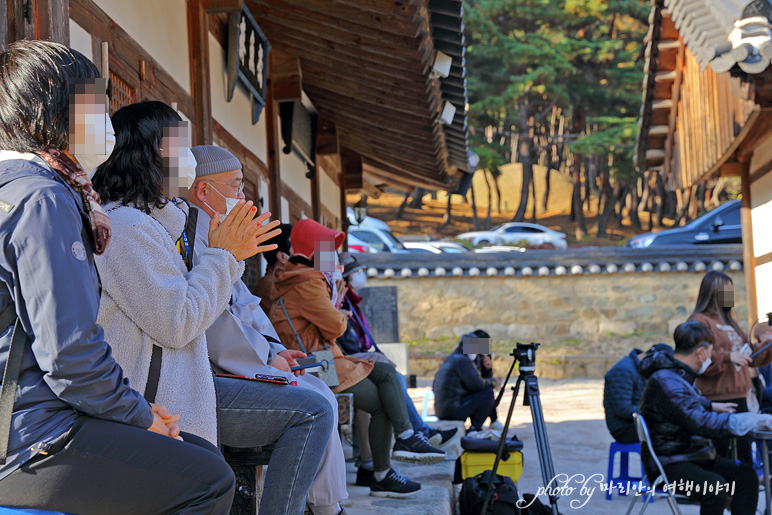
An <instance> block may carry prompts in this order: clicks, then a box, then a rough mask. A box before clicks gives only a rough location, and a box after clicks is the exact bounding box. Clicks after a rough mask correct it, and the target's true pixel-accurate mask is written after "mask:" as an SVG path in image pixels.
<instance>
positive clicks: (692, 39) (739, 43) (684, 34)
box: [636, 0, 772, 322]
mask: <svg viewBox="0 0 772 515" xmlns="http://www.w3.org/2000/svg"><path fill="white" fill-rule="evenodd" d="M771 59H772V4H770V2H769V1H768V0H753V1H750V2H749V1H748V0H720V1H719V0H653V2H652V12H651V16H650V19H649V34H648V36H647V41H646V67H645V72H646V78H645V80H644V94H643V105H642V108H641V116H640V127H641V130H640V133H639V136H638V147H637V149H636V154H637V155H636V158H637V163H638V166H639V167H640V169H641V170H642V171H644V172H649V173H656V174H662V176H663V178H664V179H665V182H666V183H667V185H668V187H669V188H670V189H671V190H675V191H678V192H679V193H684V194H685V196H684V202H686V198H687V197H688V198H689V199H693V198H694V197H695V192H696V190H697V188H699V187H700V185H701V184H704V183H705V182H706V181H709V180H712V179H715V178H717V177H727V176H729V177H731V176H735V177H736V176H739V177H741V178H742V215H741V219H742V235H743V253H744V256H743V258H744V268H745V276H746V287H747V292H748V299H747V302H748V314H749V322H750V321H751V319H756V318H757V317H766V313H768V312H770V311H772V288H770V285H772V238H770V237H769V236H767V235H766V230H767V229H768V228H769V227H772V173H770V172H772V66H771ZM690 193H691V194H690ZM718 229H719V228H717V230H718Z"/></svg>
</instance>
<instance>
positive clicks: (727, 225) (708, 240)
mask: <svg viewBox="0 0 772 515" xmlns="http://www.w3.org/2000/svg"><path fill="white" fill-rule="evenodd" d="M740 204H741V203H740V201H739V200H733V201H731V202H727V203H725V204H722V205H720V206H719V207H717V208H716V209H714V210H713V211H711V212H709V213H706V214H704V215H702V216H701V217H699V218H698V219H696V220H694V221H693V222H691V223H688V224H686V225H684V226H683V227H676V228H674V229H666V230H664V231H660V232H655V233H651V232H649V233H646V234H641V235H640V236H636V237H635V238H633V239H631V240H630V241H629V242H628V243H627V245H628V246H630V247H634V248H638V249H642V248H646V247H664V246H667V245H704V244H710V245H712V244H719V243H742V241H743V240H742V230H741V225H740Z"/></svg>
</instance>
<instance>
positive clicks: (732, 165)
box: [721, 161, 748, 177]
mask: <svg viewBox="0 0 772 515" xmlns="http://www.w3.org/2000/svg"><path fill="white" fill-rule="evenodd" d="M747 172H748V163H747V162H746V163H741V162H739V161H727V162H726V163H724V164H723V165H722V166H721V177H742V176H744V175H747Z"/></svg>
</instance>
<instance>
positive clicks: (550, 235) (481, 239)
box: [456, 222, 568, 249]
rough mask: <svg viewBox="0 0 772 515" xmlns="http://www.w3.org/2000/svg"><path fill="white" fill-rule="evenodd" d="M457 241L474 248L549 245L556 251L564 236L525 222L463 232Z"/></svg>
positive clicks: (562, 243) (564, 242) (563, 245)
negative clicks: (466, 243)
mask: <svg viewBox="0 0 772 515" xmlns="http://www.w3.org/2000/svg"><path fill="white" fill-rule="evenodd" d="M456 237H457V238H458V239H459V240H465V241H468V242H470V243H471V244H472V245H474V246H475V247H487V246H490V245H515V244H518V243H521V242H525V243H527V244H528V246H529V247H536V246H539V245H543V244H547V243H549V244H551V245H552V246H553V247H555V248H556V249H564V248H566V247H567V246H568V245H567V244H566V235H565V234H563V233H562V232H557V231H553V230H552V229H549V228H547V227H544V226H543V225H538V224H529V223H525V222H510V223H506V224H501V225H499V226H498V227H494V228H493V229H491V230H490V231H475V232H465V233H463V234H459V235H458V236H456Z"/></svg>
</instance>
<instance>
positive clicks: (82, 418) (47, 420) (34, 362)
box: [0, 41, 235, 515]
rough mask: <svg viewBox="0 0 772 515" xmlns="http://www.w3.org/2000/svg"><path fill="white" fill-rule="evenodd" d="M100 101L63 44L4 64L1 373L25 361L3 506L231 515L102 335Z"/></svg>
mask: <svg viewBox="0 0 772 515" xmlns="http://www.w3.org/2000/svg"><path fill="white" fill-rule="evenodd" d="M105 92H106V81H105V80H104V79H100V78H99V72H98V71H97V68H96V67H95V66H94V65H93V63H91V61H89V60H88V59H87V58H86V57H85V56H83V55H82V54H81V53H79V52H77V51H75V50H73V49H71V48H67V47H66V46H64V45H60V44H57V43H51V42H45V41H17V42H15V43H11V44H10V45H8V47H7V48H6V51H5V52H2V53H0V200H1V201H2V204H1V207H0V235H2V239H3V242H4V245H3V248H4V252H3V253H2V256H0V270H2V278H1V279H0V307H1V309H0V311H2V313H3V314H2V315H0V319H2V320H3V322H2V324H3V327H1V328H0V331H1V332H2V336H0V349H2V350H0V369H2V370H5V371H6V373H10V372H9V369H12V368H16V367H15V366H14V365H13V364H11V365H9V363H8V362H9V346H13V353H14V354H16V349H19V350H21V356H20V363H19V365H18V375H17V378H18V382H17V384H16V386H17V387H16V388H13V389H11V390H9V392H10V394H11V397H10V398H9V399H7V401H10V405H12V406H13V408H12V410H13V411H12V414H10V413H9V414H8V415H9V417H11V420H10V421H9V420H7V419H5V420H2V421H0V422H2V423H3V424H5V423H9V422H10V438H9V435H8V434H2V435H0V438H2V439H3V441H2V442H0V448H2V449H3V452H0V454H2V458H3V461H2V463H0V500H1V501H0V504H2V505H3V506H10V507H18V508H28V509H42V510H53V511H57V512H59V511H62V512H68V513H79V514H84V515H88V514H103V513H114V512H117V511H125V512H132V513H171V512H175V513H183V514H192V513H215V514H225V513H228V511H229V509H230V506H231V501H232V498H233V489H234V483H235V481H234V477H233V473H232V472H231V471H230V469H229V468H228V466H227V464H226V463H225V461H224V460H223V459H222V456H220V454H219V452H218V451H217V449H216V448H215V447H214V446H212V445H211V444H209V443H207V442H206V441H204V440H202V439H201V438H197V437H195V436H194V435H192V434H187V433H182V432H180V430H179V427H178V426H177V424H176V421H177V419H178V418H179V416H178V415H170V414H169V413H168V411H167V410H166V408H165V407H164V406H162V405H159V404H150V403H148V402H147V401H146V400H145V399H144V398H143V397H142V395H141V394H140V393H139V392H137V391H135V390H134V389H132V388H131V385H130V384H129V381H128V379H127V377H126V376H125V374H124V372H123V370H122V369H121V367H120V366H119V365H118V364H117V363H116V362H115V360H114V359H113V356H112V354H111V351H110V347H109V345H108V343H107V342H106V339H105V333H104V332H103V330H102V328H101V327H100V326H99V325H98V324H97V311H98V309H99V280H98V276H97V273H96V269H95V267H94V257H93V256H94V254H97V255H100V254H104V253H105V251H107V250H108V249H109V248H110V242H111V225H110V220H109V218H108V217H107V215H106V214H105V212H104V210H103V209H102V207H101V205H100V198H99V196H98V195H97V194H96V192H95V191H94V190H93V188H92V185H91V182H90V181H89V179H88V176H87V174H86V173H85V172H84V170H83V168H81V167H80V166H79V164H78V161H79V160H80V159H82V158H83V157H85V156H87V155H89V149H88V148H83V147H84V146H86V143H88V144H91V145H92V150H91V152H92V153H93V152H96V151H97V149H96V148H95V147H96V146H97V145H98V143H99V141H95V140H98V139H99V138H98V137H97V136H99V135H100V134H101V138H102V141H101V143H102V145H104V143H105V132H107V128H106V125H107V124H106V122H107V120H108V118H107V117H106V109H107V106H106V94H105ZM100 110H101V111H102V112H104V113H105V118H102V119H97V120H96V122H97V125H98V126H97V127H94V126H93V123H94V117H93V113H95V112H97V113H98V112H100ZM88 114H91V115H92V116H88ZM89 122H90V123H91V124H92V126H91V127H88V126H87V124H88V123H89ZM103 124H104V125H103ZM100 125H101V126H100ZM70 127H72V128H73V129H72V132H69V128H70ZM87 129H90V131H89V130H87ZM89 138H91V139H89ZM75 141H78V142H79V144H74V142H75ZM79 146H80V148H79ZM100 151H101V152H103V153H104V154H106V153H107V152H108V151H109V149H104V150H100ZM75 154H77V157H76V155H75ZM94 157H98V156H94ZM102 157H103V158H104V157H105V156H104V155H103V156H102ZM12 341H13V343H11V342H12ZM10 361H12V362H13V361H14V360H13V359H11V360H10ZM3 381H4V382H5V381H8V382H9V384H11V382H12V378H11V377H10V376H8V375H6V376H5V377H4V379H3ZM3 386H5V384H4V385H3ZM0 397H4V395H3V394H0ZM14 397H15V398H14ZM3 401H6V399H3ZM3 417H5V415H3ZM5 444H7V448H6V447H5ZM6 450H7V452H4V451H6ZM24 511H26V510H24Z"/></svg>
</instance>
